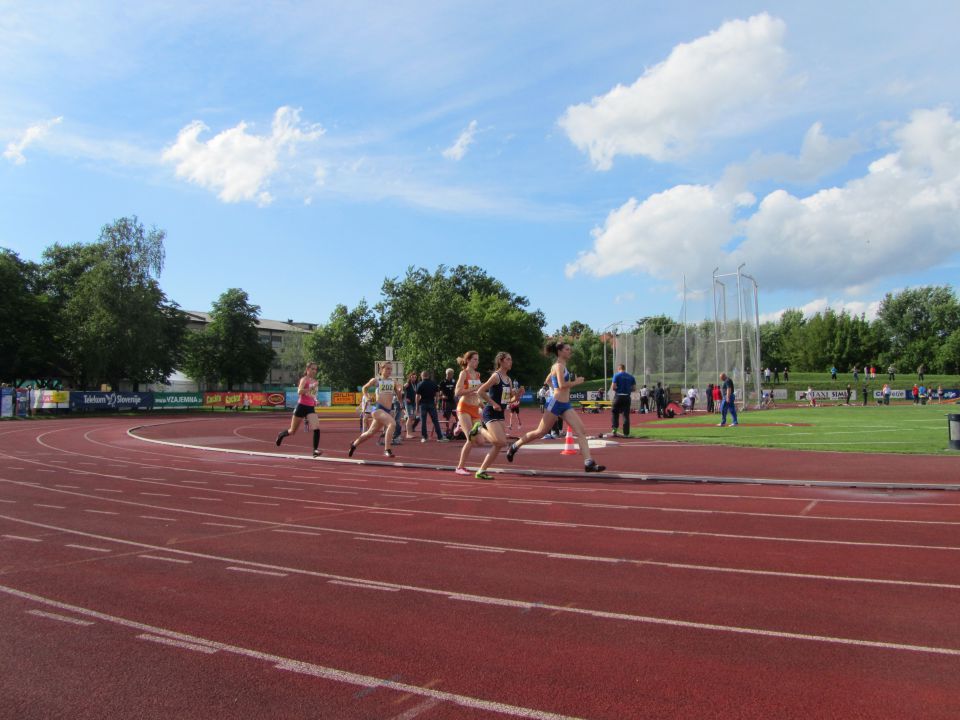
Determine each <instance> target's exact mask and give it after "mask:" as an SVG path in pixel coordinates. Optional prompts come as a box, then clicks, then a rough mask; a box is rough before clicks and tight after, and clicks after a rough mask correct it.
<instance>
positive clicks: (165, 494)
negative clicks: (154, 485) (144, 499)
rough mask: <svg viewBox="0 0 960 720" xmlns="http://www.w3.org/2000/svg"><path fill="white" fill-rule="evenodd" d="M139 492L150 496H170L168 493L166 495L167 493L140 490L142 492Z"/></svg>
mask: <svg viewBox="0 0 960 720" xmlns="http://www.w3.org/2000/svg"><path fill="white" fill-rule="evenodd" d="M140 494H141V495H148V496H150V497H170V496H169V495H167V493H148V492H142V493H140Z"/></svg>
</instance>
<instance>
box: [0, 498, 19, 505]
mask: <svg viewBox="0 0 960 720" xmlns="http://www.w3.org/2000/svg"><path fill="white" fill-rule="evenodd" d="M0 502H2V503H6V504H7V505H16V504H17V501H16V500H4V499H3V498H0Z"/></svg>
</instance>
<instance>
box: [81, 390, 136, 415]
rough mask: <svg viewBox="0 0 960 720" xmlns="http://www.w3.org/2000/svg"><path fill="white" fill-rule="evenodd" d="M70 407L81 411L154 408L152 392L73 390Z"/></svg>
mask: <svg viewBox="0 0 960 720" xmlns="http://www.w3.org/2000/svg"><path fill="white" fill-rule="evenodd" d="M64 394H65V395H69V398H70V399H69V407H70V409H71V410H76V411H80V412H84V411H86V412H96V411H109V410H152V409H153V393H152V392H94V391H87V390H73V391H71V392H69V393H64Z"/></svg>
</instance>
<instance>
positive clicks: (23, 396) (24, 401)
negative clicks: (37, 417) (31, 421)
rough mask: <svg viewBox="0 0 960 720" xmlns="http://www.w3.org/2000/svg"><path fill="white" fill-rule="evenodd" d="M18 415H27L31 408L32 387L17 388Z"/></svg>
mask: <svg viewBox="0 0 960 720" xmlns="http://www.w3.org/2000/svg"><path fill="white" fill-rule="evenodd" d="M16 390H17V417H26V416H27V412H28V411H29V410H30V389H29V388H17V389H16Z"/></svg>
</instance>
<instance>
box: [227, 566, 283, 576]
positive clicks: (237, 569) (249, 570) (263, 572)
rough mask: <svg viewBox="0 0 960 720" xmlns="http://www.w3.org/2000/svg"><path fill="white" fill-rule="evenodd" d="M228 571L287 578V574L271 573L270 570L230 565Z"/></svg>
mask: <svg viewBox="0 0 960 720" xmlns="http://www.w3.org/2000/svg"><path fill="white" fill-rule="evenodd" d="M227 570H233V571H234V572H243V573H253V574H254V575H272V576H273V577H286V576H287V574H286V573H281V572H270V571H269V570H254V569H253V568H243V567H236V566H235V565H230V566H229V567H228V568H227Z"/></svg>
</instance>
